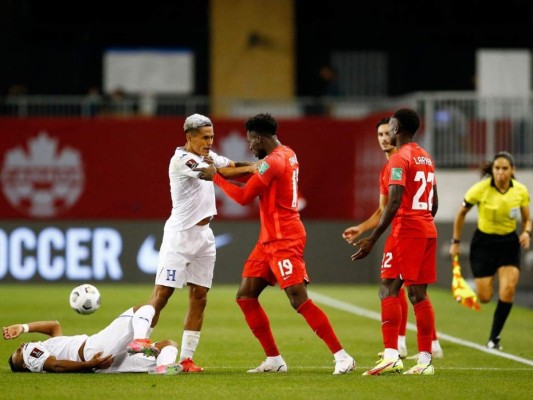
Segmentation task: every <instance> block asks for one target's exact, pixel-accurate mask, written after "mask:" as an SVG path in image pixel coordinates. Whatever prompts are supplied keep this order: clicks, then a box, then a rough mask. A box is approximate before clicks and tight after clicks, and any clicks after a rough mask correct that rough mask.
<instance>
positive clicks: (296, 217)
mask: <svg viewBox="0 0 533 400" xmlns="http://www.w3.org/2000/svg"><path fill="white" fill-rule="evenodd" d="M298 169H299V164H298V160H297V158H296V154H294V151H292V150H291V149H290V148H289V147H287V146H278V147H276V149H274V151H273V152H272V153H270V154H269V155H268V156H266V157H265V158H264V159H263V160H262V161H261V162H260V163H259V165H258V167H257V173H256V174H254V175H253V176H252V177H251V178H250V179H249V180H248V182H246V185H245V187H244V188H241V187H238V186H236V185H234V184H232V183H231V182H228V181H227V180H225V179H224V178H222V177H221V176H220V175H219V174H215V176H214V177H213V182H214V183H216V184H217V185H218V186H219V187H220V188H221V189H222V190H223V191H224V192H225V193H226V194H227V195H228V196H229V197H231V198H232V199H233V200H235V201H236V202H237V203H239V204H242V205H245V204H249V203H250V202H251V201H253V199H254V198H256V197H257V196H259V211H260V217H261V232H260V233H259V242H260V243H262V244H264V243H268V242H272V241H273V240H282V239H299V238H302V237H305V236H306V233H305V228H304V225H303V224H302V221H301V220H300V214H299V212H298Z"/></svg>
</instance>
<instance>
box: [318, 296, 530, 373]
mask: <svg viewBox="0 0 533 400" xmlns="http://www.w3.org/2000/svg"><path fill="white" fill-rule="evenodd" d="M309 297H311V298H312V299H313V300H314V301H316V302H318V303H322V304H325V305H327V306H330V307H334V308H337V309H339V310H343V311H346V312H349V313H351V314H355V315H358V316H360V317H366V318H370V319H373V320H376V321H381V314H379V313H377V312H374V311H370V310H367V309H364V308H361V307H357V306H355V305H353V304H350V303H345V302H344V301H340V300H337V299H334V298H332V297H329V296H326V295H323V294H320V293H317V292H315V291H309ZM407 329H409V330H410V331H414V332H416V325H414V324H412V323H408V324H407ZM437 336H438V338H439V339H444V340H447V341H448V342H452V343H455V344H458V345H461V346H464V347H470V348H472V349H476V350H479V351H482V352H484V353H488V354H492V355H494V356H498V357H503V358H507V359H509V360H513V361H516V362H519V363H522V364H526V365H530V366H533V360H528V359H527V358H522V357H518V356H515V355H513V354H509V353H505V352H503V351H499V350H493V349H488V348H486V347H485V346H482V345H479V344H477V343H474V342H469V341H468V340H463V339H460V338H457V337H455V336H451V335H447V334H445V333H442V332H437Z"/></svg>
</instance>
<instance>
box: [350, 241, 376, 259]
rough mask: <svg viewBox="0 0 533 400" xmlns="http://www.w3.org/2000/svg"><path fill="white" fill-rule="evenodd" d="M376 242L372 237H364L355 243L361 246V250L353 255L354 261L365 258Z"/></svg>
mask: <svg viewBox="0 0 533 400" xmlns="http://www.w3.org/2000/svg"><path fill="white" fill-rule="evenodd" d="M374 243H375V242H374V240H372V239H370V237H366V238H363V239H361V240H359V241H358V242H357V243H355V246H357V247H359V250H358V251H357V253H355V254H353V255H352V261H357V260H360V259H362V258H365V257H366V256H367V255H368V254H369V253H370V252H371V251H372V248H373V247H374Z"/></svg>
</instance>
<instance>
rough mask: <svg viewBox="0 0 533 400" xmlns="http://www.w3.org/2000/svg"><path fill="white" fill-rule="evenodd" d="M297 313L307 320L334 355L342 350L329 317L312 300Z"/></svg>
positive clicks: (308, 300)
mask: <svg viewBox="0 0 533 400" xmlns="http://www.w3.org/2000/svg"><path fill="white" fill-rule="evenodd" d="M296 311H298V313H300V314H301V315H302V316H303V317H304V318H305V320H306V321H307V324H308V325H309V326H310V327H311V329H313V331H315V333H316V334H317V335H318V337H319V338H320V339H322V340H323V341H324V342H325V343H326V345H327V346H328V347H329V349H330V351H331V352H332V353H333V354H335V353H336V352H337V351H339V350H342V346H341V344H340V342H339V339H337V335H335V332H333V327H332V326H331V324H330V322H329V319H328V317H327V315H326V314H325V313H324V311H322V310H321V309H320V308H319V307H318V306H317V305H316V304H315V303H313V301H312V300H311V299H307V300H306V301H305V302H304V303H303V304H302V305H301V306H300V307H298V310H296Z"/></svg>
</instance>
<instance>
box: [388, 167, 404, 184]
mask: <svg viewBox="0 0 533 400" xmlns="http://www.w3.org/2000/svg"><path fill="white" fill-rule="evenodd" d="M390 179H391V180H392V181H401V180H402V169H401V168H392V169H391V173H390Z"/></svg>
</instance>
